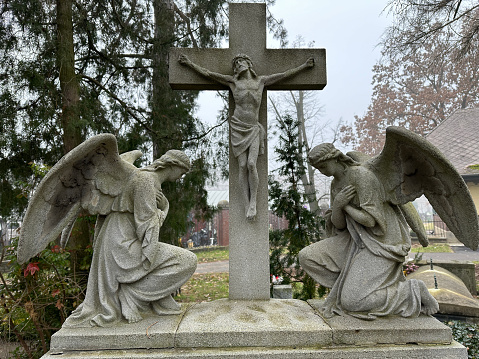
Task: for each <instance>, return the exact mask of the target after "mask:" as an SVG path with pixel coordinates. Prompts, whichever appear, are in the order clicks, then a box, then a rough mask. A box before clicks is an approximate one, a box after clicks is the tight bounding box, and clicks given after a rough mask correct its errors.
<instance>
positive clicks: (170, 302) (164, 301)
mask: <svg viewBox="0 0 479 359" xmlns="http://www.w3.org/2000/svg"><path fill="white" fill-rule="evenodd" d="M151 307H152V308H153V311H154V312H155V313H156V314H158V315H165V314H180V313H181V305H179V304H178V303H176V301H175V300H174V299H173V298H172V297H171V295H169V296H166V297H165V298H161V299H159V300H157V301H156V302H153V303H151Z"/></svg>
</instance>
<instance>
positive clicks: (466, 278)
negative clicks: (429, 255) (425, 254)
mask: <svg viewBox="0 0 479 359" xmlns="http://www.w3.org/2000/svg"><path fill="white" fill-rule="evenodd" d="M418 265H419V266H425V265H430V264H429V261H425V260H422V261H419V263H418ZM436 265H437V266H439V267H441V268H444V269H446V270H448V271H449V272H451V273H452V274H455V275H457V276H458V277H459V278H461V280H462V281H463V282H464V284H465V285H466V287H467V289H468V290H469V293H471V294H472V295H477V284H476V266H475V265H474V263H472V262H467V261H456V260H437V259H436V260H434V261H433V266H436Z"/></svg>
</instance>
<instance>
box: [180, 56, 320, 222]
mask: <svg viewBox="0 0 479 359" xmlns="http://www.w3.org/2000/svg"><path fill="white" fill-rule="evenodd" d="M178 61H179V62H180V63H181V64H182V65H185V66H188V67H189V68H191V69H193V70H194V71H196V72H197V73H199V74H200V75H202V76H204V77H206V78H208V79H211V80H213V81H216V82H218V83H220V84H222V85H225V86H227V87H228V88H229V89H230V90H231V92H232V94H233V98H234V101H235V110H234V113H233V116H231V118H230V119H229V123H230V134H231V147H232V151H233V154H234V156H235V157H236V158H237V159H238V166H239V185H240V187H241V193H242V196H243V199H244V204H245V212H246V218H247V219H248V220H254V219H255V218H256V196H257V192H258V182H259V180H258V170H257V168H256V162H257V159H258V155H261V154H263V153H264V141H265V137H266V133H265V130H264V128H263V126H262V125H261V124H260V123H259V109H260V105H261V98H262V95H263V90H264V88H265V86H266V87H267V86H269V85H272V84H274V83H276V82H278V81H281V80H283V79H286V78H288V77H291V76H294V75H296V74H297V73H299V72H301V71H303V70H305V69H307V68H311V67H313V66H314V58H312V57H310V58H309V59H308V60H307V61H306V62H305V63H303V64H302V65H300V66H298V67H295V68H293V69H290V70H287V71H285V72H281V73H277V74H271V75H264V76H258V75H257V74H256V72H255V71H254V70H253V62H252V61H251V59H250V57H249V56H248V55H245V54H238V55H236V56H235V57H234V59H233V61H232V66H233V72H234V74H233V75H224V74H220V73H217V72H212V71H210V70H208V69H206V68H204V67H201V66H199V65H197V64H195V63H193V62H192V61H191V60H190V59H189V58H188V57H187V56H186V55H180V57H179V59H178Z"/></svg>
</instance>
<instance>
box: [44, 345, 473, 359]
mask: <svg viewBox="0 0 479 359" xmlns="http://www.w3.org/2000/svg"><path fill="white" fill-rule="evenodd" d="M130 358H131V359H133V358H135V359H205V358H212V359H298V358H301V359H358V358H361V359H404V358H408V359H461V358H467V352H466V348H465V347H463V346H462V345H460V344H459V343H456V342H452V343H451V344H449V345H379V346H374V347H335V348H275V347H270V348H261V347H256V348H230V349H224V348H207V349H151V350H148V349H131V350H103V351H67V352H63V353H56V354H55V353H52V352H49V353H47V354H45V355H44V356H43V357H42V359H130Z"/></svg>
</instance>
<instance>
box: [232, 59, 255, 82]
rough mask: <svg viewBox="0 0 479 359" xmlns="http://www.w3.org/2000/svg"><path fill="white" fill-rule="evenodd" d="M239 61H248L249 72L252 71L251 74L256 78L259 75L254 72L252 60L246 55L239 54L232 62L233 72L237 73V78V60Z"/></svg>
mask: <svg viewBox="0 0 479 359" xmlns="http://www.w3.org/2000/svg"><path fill="white" fill-rule="evenodd" d="M239 59H243V60H246V62H247V63H248V68H249V70H250V71H251V74H252V75H253V76H254V77H256V76H258V75H256V72H255V71H254V70H253V61H252V60H251V58H250V57H249V56H248V55H246V54H238V55H236V56H235V57H234V58H233V61H231V66H232V67H233V71H234V72H235V76H237V75H238V74H237V73H236V66H235V65H236V60H239Z"/></svg>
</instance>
